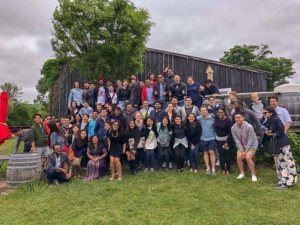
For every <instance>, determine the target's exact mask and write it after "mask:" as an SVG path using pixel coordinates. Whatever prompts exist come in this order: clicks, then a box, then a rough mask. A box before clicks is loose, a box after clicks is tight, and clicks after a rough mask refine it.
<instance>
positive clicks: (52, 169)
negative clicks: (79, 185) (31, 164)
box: [47, 144, 72, 184]
mask: <svg viewBox="0 0 300 225" xmlns="http://www.w3.org/2000/svg"><path fill="white" fill-rule="evenodd" d="M71 176H72V163H71V161H70V160H69V158H68V155H67V154H64V153H62V152H61V147H60V145H59V144H54V145H53V153H52V154H49V155H48V160H47V179H48V182H49V184H59V183H63V182H66V181H68V180H70V179H71Z"/></svg>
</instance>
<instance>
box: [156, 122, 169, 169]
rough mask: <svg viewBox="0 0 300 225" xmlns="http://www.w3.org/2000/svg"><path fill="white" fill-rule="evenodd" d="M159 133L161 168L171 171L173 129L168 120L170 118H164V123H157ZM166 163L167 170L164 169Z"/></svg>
mask: <svg viewBox="0 0 300 225" xmlns="http://www.w3.org/2000/svg"><path fill="white" fill-rule="evenodd" d="M157 133H158V138H157V142H158V152H159V156H160V161H161V162H160V166H161V168H162V169H166V170H168V169H169V163H170V157H169V155H170V152H171V148H170V141H171V135H172V128H171V123H170V120H169V118H168V116H165V117H163V119H162V121H161V122H160V123H157ZM164 163H165V165H166V166H165V168H164V166H163V165H164Z"/></svg>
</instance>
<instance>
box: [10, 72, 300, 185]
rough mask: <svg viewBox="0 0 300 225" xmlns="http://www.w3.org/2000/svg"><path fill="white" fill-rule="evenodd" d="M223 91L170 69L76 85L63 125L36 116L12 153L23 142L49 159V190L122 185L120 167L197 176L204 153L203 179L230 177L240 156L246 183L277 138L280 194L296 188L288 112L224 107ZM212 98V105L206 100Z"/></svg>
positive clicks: (273, 104)
mask: <svg viewBox="0 0 300 225" xmlns="http://www.w3.org/2000/svg"><path fill="white" fill-rule="evenodd" d="M218 95H219V90H218V86H217V85H216V84H214V83H213V82H212V81H211V80H206V81H205V83H204V84H203V85H202V84H200V83H198V82H195V81H194V80H193V78H192V77H188V79H187V82H186V83H184V82H182V81H181V77H180V76H179V75H175V76H174V75H173V72H172V70H171V69H169V68H166V69H165V70H164V72H163V73H162V74H159V75H157V76H155V75H154V74H151V75H150V76H149V78H147V79H146V80H145V82H142V81H138V80H137V78H136V76H134V75H132V76H131V80H130V82H129V81H128V80H123V81H120V80H117V81H116V82H115V84H114V83H112V82H111V81H107V82H106V83H105V81H104V78H103V77H100V78H99V79H98V85H97V86H96V85H95V84H94V83H93V82H89V83H85V84H84V87H83V89H81V88H80V84H79V83H78V82H75V84H74V88H73V89H72V90H71V91H70V95H69V99H68V106H69V109H68V112H67V115H66V116H64V117H63V118H61V119H60V120H58V119H57V118H55V116H51V115H48V116H46V117H45V120H42V117H41V115H39V114H36V115H35V117H34V125H33V126H32V128H31V129H25V130H19V129H15V130H14V131H13V132H14V134H15V135H16V136H17V144H16V147H15V150H14V152H17V149H18V147H19V144H20V142H21V141H24V152H29V151H32V152H38V153H39V154H41V155H45V156H47V157H48V159H47V178H48V181H49V183H50V184H52V183H61V182H64V181H67V180H69V179H70V178H71V177H80V176H82V175H83V174H84V175H83V179H84V180H93V179H97V178H100V177H104V176H107V175H109V176H110V178H109V180H114V179H117V180H122V179H123V173H122V168H123V167H124V165H128V166H129V169H130V172H131V173H132V174H133V175H135V174H136V173H137V171H138V170H143V171H144V172H150V173H151V172H154V170H155V168H159V169H162V170H169V169H172V168H173V167H174V166H175V167H176V171H178V172H182V171H183V170H184V169H185V168H188V169H189V170H190V171H191V172H195V173H197V172H199V156H200V153H203V158H204V162H205V173H206V174H209V175H216V166H220V168H221V170H222V174H223V175H229V174H230V173H231V165H232V162H233V158H234V157H233V154H234V152H235V151H234V150H235V149H236V150H237V153H236V160H237V165H238V168H239V171H240V174H239V175H238V177H237V179H242V178H244V177H245V170H244V161H246V162H247V165H248V167H249V170H250V172H251V180H252V181H253V182H256V181H257V175H256V170H255V160H254V157H255V153H256V151H257V149H258V148H259V146H260V145H261V143H262V140H263V139H265V138H268V137H271V136H274V135H275V136H276V138H277V140H278V143H279V145H280V148H281V150H282V151H281V153H280V154H276V155H274V160H275V165H276V171H277V176H278V183H277V184H276V188H277V189H280V190H284V189H287V188H289V187H291V186H292V185H293V184H294V183H296V181H297V171H296V165H295V162H294V159H293V155H292V151H291V148H290V141H289V138H288V136H287V131H288V129H289V127H290V124H291V122H292V121H291V118H290V115H289V113H288V111H287V110H286V109H285V108H282V107H280V106H279V105H278V103H279V102H278V98H277V97H271V98H270V102H269V106H268V107H266V105H265V104H264V103H263V102H262V101H260V99H259V96H258V95H257V94H256V93H253V94H252V95H251V98H252V104H251V105H250V106H247V105H246V104H245V103H244V102H243V101H241V100H239V99H238V98H237V93H236V92H234V91H233V92H230V94H229V97H228V98H229V101H230V103H229V104H226V105H225V104H218V103H217V98H216V97H217V96H218ZM205 96H206V97H207V96H208V98H207V99H208V105H203V99H205Z"/></svg>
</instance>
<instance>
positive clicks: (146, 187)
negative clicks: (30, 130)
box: [0, 169, 300, 225]
mask: <svg viewBox="0 0 300 225" xmlns="http://www.w3.org/2000/svg"><path fill="white" fill-rule="evenodd" d="M235 176H236V174H234V175H231V176H229V177H224V176H222V175H220V174H218V175H217V176H215V177H213V176H208V175H204V174H203V172H201V173H198V174H194V173H190V172H188V171H185V172H183V173H176V172H175V171H169V172H154V173H153V174H144V173H143V172H141V173H139V174H138V175H137V176H131V175H129V174H127V173H126V174H125V176H124V180H123V181H121V182H118V181H108V179H107V178H104V179H101V180H96V181H92V182H84V181H82V180H79V179H75V180H72V181H71V182H69V183H66V184H63V185H59V186H53V187H48V186H47V185H46V184H45V183H36V184H28V185H25V186H23V187H20V188H18V189H16V190H14V191H12V192H10V194H9V195H8V196H3V197H0V206H1V207H0V221H1V224H39V225H42V224H72V225H75V224H239V225H240V224H299V221H300V215H299V208H300V192H299V191H300V187H299V184H298V185H296V186H295V187H293V188H292V189H291V190H288V191H277V190H273V189H272V187H271V186H272V184H273V183H274V182H275V181H276V179H275V171H273V170H271V169H259V170H258V178H259V181H258V182H257V183H252V182H251V181H250V178H249V176H248V177H247V178H246V179H244V180H241V181H238V180H236V179H235Z"/></svg>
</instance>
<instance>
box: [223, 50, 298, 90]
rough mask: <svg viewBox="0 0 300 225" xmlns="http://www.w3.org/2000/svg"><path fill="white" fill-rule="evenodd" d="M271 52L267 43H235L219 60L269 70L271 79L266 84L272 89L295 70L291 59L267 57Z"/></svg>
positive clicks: (284, 80) (283, 82)
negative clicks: (259, 44) (258, 44)
mask: <svg viewBox="0 0 300 225" xmlns="http://www.w3.org/2000/svg"><path fill="white" fill-rule="evenodd" d="M271 54H272V51H271V50H269V47H268V45H261V46H257V45H243V46H240V45H236V46H234V47H233V48H231V49H229V51H225V52H224V56H223V57H222V58H220V61H221V62H224V63H231V64H237V65H241V66H246V67H250V68H254V69H260V70H265V71H269V72H271V73H272V80H269V81H268V83H267V85H268V89H269V90H273V89H274V87H276V86H278V85H281V84H286V83H288V80H287V79H288V78H290V77H292V76H293V75H294V74H295V70H294V68H293V64H294V62H293V61H292V60H291V59H287V58H283V57H279V58H275V57H269V55H271Z"/></svg>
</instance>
